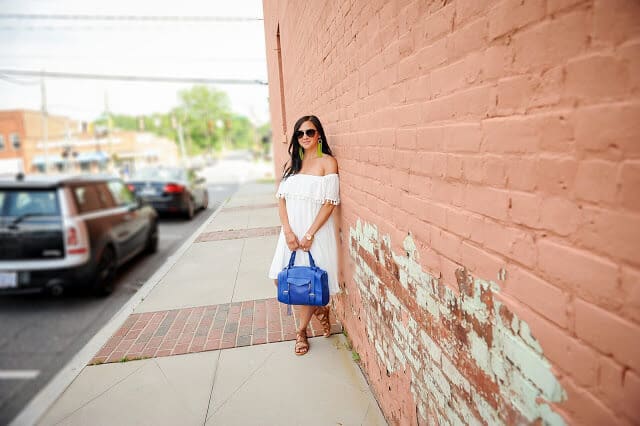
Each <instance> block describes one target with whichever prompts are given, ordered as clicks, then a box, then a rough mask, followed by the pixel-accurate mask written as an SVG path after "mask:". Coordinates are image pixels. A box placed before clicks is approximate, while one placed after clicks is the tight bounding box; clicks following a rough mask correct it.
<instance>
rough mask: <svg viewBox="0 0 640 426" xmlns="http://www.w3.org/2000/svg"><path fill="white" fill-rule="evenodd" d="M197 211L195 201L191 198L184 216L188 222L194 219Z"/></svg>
mask: <svg viewBox="0 0 640 426" xmlns="http://www.w3.org/2000/svg"><path fill="white" fill-rule="evenodd" d="M195 211H196V206H195V205H194V204H193V200H192V199H191V198H189V201H188V203H187V209H186V210H185V212H184V216H185V217H186V218H187V220H191V219H193V215H194V214H195Z"/></svg>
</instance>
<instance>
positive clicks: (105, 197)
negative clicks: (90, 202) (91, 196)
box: [96, 183, 118, 209]
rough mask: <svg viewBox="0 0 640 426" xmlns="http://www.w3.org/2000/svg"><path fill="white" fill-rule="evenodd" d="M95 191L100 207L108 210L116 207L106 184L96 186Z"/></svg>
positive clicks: (115, 202)
mask: <svg viewBox="0 0 640 426" xmlns="http://www.w3.org/2000/svg"><path fill="white" fill-rule="evenodd" d="M96 191H98V198H99V199H100V204H101V205H102V207H104V208H107V209H109V208H113V207H117V206H118V202H117V201H116V200H115V198H114V196H113V194H112V193H111V191H110V190H109V187H108V186H107V184H106V183H99V184H97V185H96Z"/></svg>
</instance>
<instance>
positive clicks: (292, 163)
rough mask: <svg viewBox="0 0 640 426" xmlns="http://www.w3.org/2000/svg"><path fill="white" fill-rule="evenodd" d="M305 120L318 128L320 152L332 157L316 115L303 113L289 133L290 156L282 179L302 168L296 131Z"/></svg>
mask: <svg viewBox="0 0 640 426" xmlns="http://www.w3.org/2000/svg"><path fill="white" fill-rule="evenodd" d="M306 121H310V122H312V123H313V125H314V126H316V130H318V134H319V135H320V137H321V138H322V152H323V153H324V154H327V155H330V156H332V157H333V154H332V153H331V148H329V142H327V136H326V135H325V134H324V129H323V128H322V124H321V123H320V120H319V119H318V117H316V116H315V115H305V116H304V117H300V118H299V119H298V121H296V124H295V126H293V133H291V142H289V157H290V158H289V161H287V163H286V164H285V165H284V167H283V169H284V173H283V175H282V178H283V179H286V178H288V177H289V176H292V175H295V174H296V173H298V172H299V171H300V169H301V168H302V159H301V158H300V154H299V153H298V151H299V150H300V144H299V143H298V138H297V137H296V132H297V131H298V130H300V126H302V124H303V123H304V122H306Z"/></svg>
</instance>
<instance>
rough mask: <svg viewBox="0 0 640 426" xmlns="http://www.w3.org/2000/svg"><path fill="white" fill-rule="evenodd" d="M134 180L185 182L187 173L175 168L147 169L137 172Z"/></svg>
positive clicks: (133, 177)
mask: <svg viewBox="0 0 640 426" xmlns="http://www.w3.org/2000/svg"><path fill="white" fill-rule="evenodd" d="M132 179H133V180H159V181H176V180H184V179H185V173H184V170H182V169H173V168H167V169H163V168H147V169H141V170H138V171H136V172H135V173H134V174H133V176H132Z"/></svg>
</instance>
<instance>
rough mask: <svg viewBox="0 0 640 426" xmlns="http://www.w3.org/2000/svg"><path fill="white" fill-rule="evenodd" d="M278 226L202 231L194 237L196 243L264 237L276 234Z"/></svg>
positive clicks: (278, 231) (278, 230)
mask: <svg viewBox="0 0 640 426" xmlns="http://www.w3.org/2000/svg"><path fill="white" fill-rule="evenodd" d="M280 228H281V227H280V226H270V227H266V228H250V229H232V230H229V231H215V232H203V233H202V234H200V235H198V238H196V240H195V242H196V243H204V242H207V241H220V240H236V239H240V238H255V237H266V236H269V235H278V234H279V233H280Z"/></svg>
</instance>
